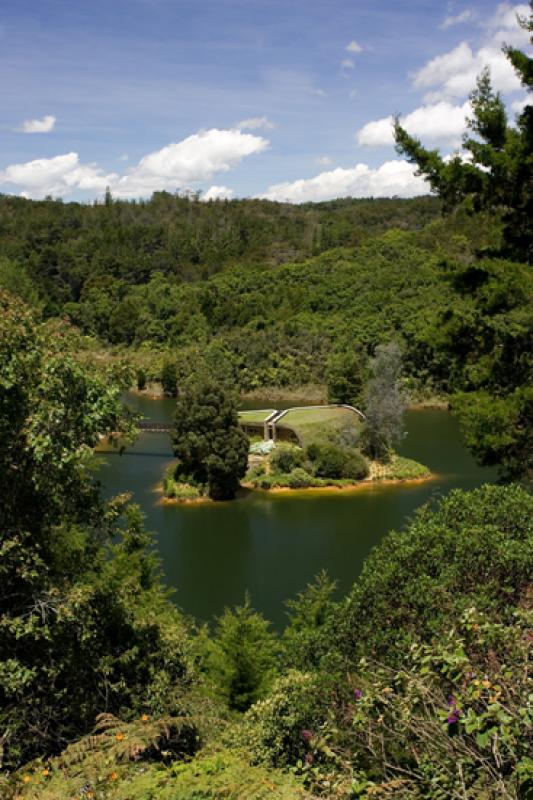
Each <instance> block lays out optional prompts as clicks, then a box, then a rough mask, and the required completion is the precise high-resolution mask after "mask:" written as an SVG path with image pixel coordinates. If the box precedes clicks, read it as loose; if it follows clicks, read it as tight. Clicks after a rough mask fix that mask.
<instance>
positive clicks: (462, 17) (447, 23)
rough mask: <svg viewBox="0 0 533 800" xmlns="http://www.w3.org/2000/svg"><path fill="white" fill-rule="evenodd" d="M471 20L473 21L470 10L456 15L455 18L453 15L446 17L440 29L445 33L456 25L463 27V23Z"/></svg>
mask: <svg viewBox="0 0 533 800" xmlns="http://www.w3.org/2000/svg"><path fill="white" fill-rule="evenodd" d="M469 19H472V12H471V11H470V9H469V8H467V9H466V10H465V11H462V12H461V13H460V14H456V15H455V16H453V15H451V16H449V17H446V19H444V20H443V21H442V23H441V24H440V25H439V28H440V29H441V30H443V31H445V30H447V29H448V28H452V27H453V26H454V25H462V24H463V22H468V20H469Z"/></svg>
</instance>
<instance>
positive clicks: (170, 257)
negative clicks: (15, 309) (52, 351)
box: [0, 192, 440, 312]
mask: <svg viewBox="0 0 533 800" xmlns="http://www.w3.org/2000/svg"><path fill="white" fill-rule="evenodd" d="M439 213H440V201H439V200H437V199H436V198H434V197H421V198H417V199H413V200H401V199H381V200H373V199H368V200H367V199H365V200H353V199H345V200H335V201H332V202H330V203H320V204H307V205H302V206H295V205H290V204H284V203H274V202H270V201H266V200H231V201H211V202H206V203H204V202H201V201H200V200H199V199H198V198H197V197H183V196H177V195H172V194H169V193H168V192H156V193H155V194H154V195H153V196H152V198H151V199H150V200H146V201H138V202H128V201H118V200H114V199H113V198H111V197H110V196H109V195H108V196H107V198H106V201H105V203H104V204H102V203H99V204H94V205H88V204H86V205H83V204H80V203H63V202H61V201H58V200H51V199H49V200H43V201H32V200H26V199H24V198H19V197H12V196H7V195H4V196H0V258H4V259H7V260H9V261H11V262H15V263H16V264H17V265H18V267H19V269H20V268H21V267H23V268H24V269H25V270H26V271H27V274H28V277H29V279H30V280H31V282H32V283H33V284H34V285H35V286H36V287H37V289H38V291H39V293H40V295H41V297H42V298H43V300H45V301H46V304H47V305H48V306H49V308H50V310H51V311H56V312H57V311H58V310H60V308H61V306H62V304H63V303H65V302H67V301H79V299H80V297H82V296H83V294H84V292H86V291H88V290H89V289H90V287H91V286H94V285H101V284H102V281H104V282H105V283H107V284H108V285H109V284H111V283H114V284H115V286H116V288H120V284H121V283H124V284H143V283H146V282H147V281H148V280H149V278H150V276H151V275H152V274H153V273H154V272H161V273H163V274H164V275H166V276H172V277H173V278H174V279H177V280H178V281H194V280H198V279H204V278H206V277H208V276H210V275H212V274H214V273H216V272H219V271H220V270H221V269H223V268H224V267H225V266H226V265H228V264H248V263H254V264H258V263H260V264H267V265H275V264H280V263H285V262H290V261H298V260H300V259H303V258H308V257H309V256H311V255H318V254H319V253H322V252H324V251H326V250H329V249H331V248H333V247H339V246H354V245H357V244H360V243H361V242H363V241H364V240H365V239H368V238H369V236H371V235H373V234H376V233H380V232H383V231H385V230H388V229H390V228H399V229H402V230H416V229H420V228H422V227H423V226H424V225H425V224H426V223H428V222H429V221H430V220H432V219H435V217H437V216H438V215H439ZM117 282H118V285H117Z"/></svg>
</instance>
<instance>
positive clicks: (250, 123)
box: [235, 117, 276, 131]
mask: <svg viewBox="0 0 533 800" xmlns="http://www.w3.org/2000/svg"><path fill="white" fill-rule="evenodd" d="M235 127H236V128H237V130H239V131H242V130H250V131H253V130H257V129H258V128H266V129H272V128H275V127H276V126H275V125H274V123H273V122H271V121H270V120H269V118H268V117H249V118H248V119H242V120H241V121H240V122H238V123H237V124H236V125H235Z"/></svg>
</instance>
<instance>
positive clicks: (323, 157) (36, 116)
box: [0, 0, 528, 202]
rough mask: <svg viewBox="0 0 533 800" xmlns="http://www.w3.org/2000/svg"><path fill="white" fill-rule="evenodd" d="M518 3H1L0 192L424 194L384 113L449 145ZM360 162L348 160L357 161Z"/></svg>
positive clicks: (514, 33)
mask: <svg viewBox="0 0 533 800" xmlns="http://www.w3.org/2000/svg"><path fill="white" fill-rule="evenodd" d="M516 10H519V11H522V13H528V7H527V6H526V5H524V4H522V5H516V4H511V3H500V4H498V3H494V4H492V3H487V2H486V0H485V1H484V2H471V3H459V2H450V3H448V4H446V3H441V2H436V1H435V0H432V1H431V2H430V1H429V0H413V1H412V2H398V1H396V2H393V0H106V2H104V0H3V2H2V5H1V8H0V75H1V76H2V80H1V83H0V94H1V108H2V114H1V117H0V191H4V192H9V193H14V194H24V195H27V196H33V197H40V196H44V195H45V194H48V193H50V194H52V195H54V196H59V195H61V196H64V197H65V198H72V199H92V198H94V197H96V196H101V194H102V192H103V191H104V190H105V186H106V185H110V186H111V189H112V191H113V192H114V193H115V194H117V195H122V196H125V197H134V196H139V195H144V196H149V195H150V194H151V192H152V191H154V190H156V189H167V190H169V191H176V190H181V191H183V190H186V189H194V190H196V189H200V190H201V191H203V192H204V193H206V192H207V196H208V197H223V196H236V197H242V196H267V197H271V198H273V199H288V200H292V201H296V202H298V201H301V200H308V199H314V200H320V199H328V198H329V197H334V196H342V195H346V194H352V195H355V196H367V195H380V194H381V195H387V194H389V195H390V194H403V195H414V194H420V193H421V192H423V191H425V190H426V189H425V186H424V184H423V183H422V181H421V179H417V178H415V177H414V176H413V174H412V171H411V169H410V168H409V167H408V165H406V164H405V163H404V162H402V161H401V159H399V157H398V156H397V155H396V154H395V152H394V148H393V146H392V143H391V141H390V119H388V117H389V115H390V114H391V113H395V112H401V113H402V114H403V115H404V116H405V117H406V125H407V127H408V129H409V127H410V128H411V130H412V132H413V133H416V134H418V135H420V136H421V137H422V138H423V139H424V141H428V142H429V143H430V144H432V145H438V146H440V147H442V148H443V149H444V150H446V151H450V150H452V149H453V148H454V147H457V146H458V144H459V142H460V138H461V134H462V132H463V131H464V119H465V115H466V114H467V112H468V107H467V98H468V92H469V90H470V89H471V88H472V85H473V82H474V79H475V74H477V73H478V72H479V69H480V68H481V66H482V65H483V64H484V63H488V64H490V65H491V67H492V69H493V75H494V82H495V84H496V86H497V87H498V88H500V89H501V90H502V91H503V92H504V93H505V96H506V99H507V100H508V101H509V104H510V106H511V105H512V106H513V109H514V110H517V109H518V108H519V106H520V103H521V102H522V100H523V97H524V92H523V90H521V89H520V86H519V84H518V81H517V80H516V78H515V76H514V75H513V73H512V70H511V69H510V67H509V65H508V64H507V62H506V61H505V59H504V58H503V57H502V56H501V53H500V42H501V41H502V39H505V40H506V41H508V42H516V43H519V44H521V45H524V44H527V37H525V36H524V33H523V32H521V31H520V29H519V28H518V26H517V25H516V22H515V11H516ZM358 165H359V166H358Z"/></svg>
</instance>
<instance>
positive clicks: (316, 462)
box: [307, 444, 345, 479]
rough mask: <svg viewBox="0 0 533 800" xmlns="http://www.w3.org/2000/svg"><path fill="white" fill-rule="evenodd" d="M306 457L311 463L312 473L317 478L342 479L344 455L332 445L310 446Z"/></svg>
mask: <svg viewBox="0 0 533 800" xmlns="http://www.w3.org/2000/svg"><path fill="white" fill-rule="evenodd" d="M307 456H308V458H309V459H310V460H311V461H312V462H313V472H314V474H315V475H316V476H317V477H318V478H333V479H340V478H342V477H343V472H344V462H345V454H344V453H343V451H342V450H341V449H340V448H339V447H335V446H334V445H332V444H325V445H317V444H315V445H310V447H308V449H307Z"/></svg>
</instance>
